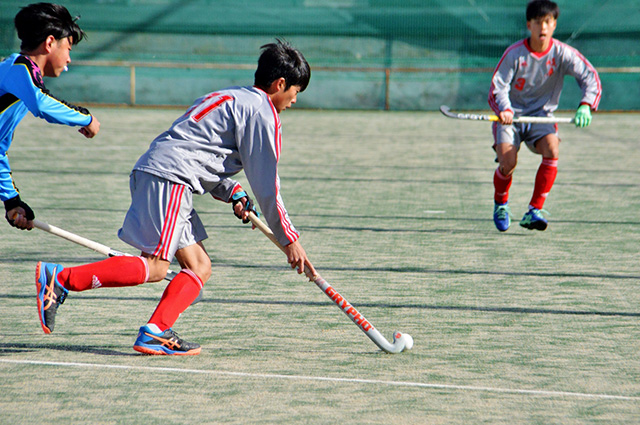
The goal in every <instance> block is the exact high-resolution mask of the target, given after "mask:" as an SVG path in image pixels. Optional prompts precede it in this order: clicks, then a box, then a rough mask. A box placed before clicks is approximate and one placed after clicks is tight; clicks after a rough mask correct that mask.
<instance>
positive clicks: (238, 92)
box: [36, 40, 315, 355]
mask: <svg viewBox="0 0 640 425" xmlns="http://www.w3.org/2000/svg"><path fill="white" fill-rule="evenodd" d="M262 49H263V51H262V54H261V55H260V58H259V60H258V68H257V70H256V73H255V78H254V85H252V86H245V87H229V88H226V89H223V90H218V91H215V92H212V93H209V94H207V95H204V96H202V97H200V98H199V99H197V100H196V101H195V102H194V104H193V106H192V107H191V108H189V109H188V110H187V111H186V112H185V113H184V114H183V115H182V116H181V117H179V118H178V119H176V120H175V121H174V123H173V124H172V125H171V127H170V128H169V129H167V130H166V131H164V132H162V133H161V134H160V135H159V136H158V137H156V138H155V140H154V141H153V142H152V143H151V146H150V147H149V149H148V150H147V152H145V153H144V154H143V155H142V156H141V157H140V158H139V159H138V161H137V162H136V165H135V166H134V168H133V172H132V173H131V177H130V181H129V184H130V190H131V206H130V207H129V211H128V212H127V214H126V216H125V219H124V223H123V225H122V228H121V229H120V231H119V232H118V236H119V237H120V239H122V240H123V241H125V242H127V243H128V244H130V245H132V246H134V247H136V248H138V249H139V250H140V251H141V255H140V256H137V257H126V256H121V257H111V258H108V259H106V260H103V261H99V262H97V263H92V264H86V265H81V266H76V267H67V268H64V267H62V266H61V265H58V264H50V263H42V262H41V263H38V265H37V268H36V289H37V296H38V301H37V303H38V314H39V317H40V322H41V324H42V329H43V330H44V332H45V333H51V332H52V331H53V328H54V324H55V315H56V312H57V309H58V306H59V305H60V304H61V303H62V301H63V300H64V299H65V298H66V296H67V294H68V293H69V291H85V290H89V289H95V288H100V287H123V286H134V285H140V284H142V283H145V282H156V281H159V280H162V279H163V278H164V277H165V276H166V274H167V271H168V269H169V264H170V263H171V261H172V259H174V258H175V259H176V260H177V261H178V263H179V264H180V267H181V270H180V272H179V273H178V274H177V275H176V276H175V277H174V278H173V279H172V280H171V282H170V283H169V285H167V287H166V289H165V291H164V293H163V295H162V298H161V299H160V302H159V304H158V306H157V307H156V310H155V311H154V313H153V314H152V315H151V317H150V318H149V321H148V322H147V324H145V325H144V326H142V327H141V328H140V330H139V333H138V338H137V340H136V342H135V343H134V349H135V350H136V351H139V352H142V353H146V354H166V355H194V354H198V353H200V346H199V345H198V344H196V343H191V342H187V341H184V340H183V339H182V338H180V337H178V336H177V335H176V333H175V332H174V331H173V330H172V327H173V325H174V323H175V322H176V320H177V319H178V317H179V316H180V314H181V313H183V312H184V311H185V310H186V309H187V307H189V305H191V303H192V302H193V301H194V300H195V299H196V298H197V296H198V294H199V293H200V291H201V290H202V287H203V285H204V284H205V282H207V280H208V279H209V277H210V276H211V260H210V258H209V255H208V254H207V252H206V250H205V248H204V245H203V243H202V241H203V240H205V239H206V238H207V232H206V231H205V228H204V225H203V223H202V221H201V220H200V217H199V216H198V213H197V212H196V210H195V209H194V207H193V196H194V195H204V194H209V195H211V196H213V197H214V198H216V199H219V200H221V201H223V202H229V203H231V204H232V207H233V211H234V214H235V215H236V216H238V218H241V219H243V220H244V221H247V217H248V214H249V211H250V210H251V209H252V203H251V201H250V199H249V196H248V195H247V193H246V192H245V191H244V190H243V188H242V187H241V186H240V184H239V183H238V182H237V181H235V180H233V178H232V177H233V176H234V175H236V174H237V173H239V172H241V171H244V173H245V175H246V177H247V180H248V181H249V184H250V185H251V189H252V190H253V194H254V196H255V197H256V200H257V203H258V204H259V205H260V208H261V210H262V213H263V214H264V217H265V219H266V220H267V223H268V224H269V227H270V228H271V230H272V231H273V233H274V235H275V237H276V238H277V239H278V241H279V242H280V243H281V244H282V245H283V246H284V248H285V252H286V254H287V261H288V262H289V264H290V265H291V267H292V268H297V269H298V272H299V273H303V271H304V269H305V267H308V268H309V270H310V271H311V273H312V274H315V269H314V267H313V265H312V264H311V262H310V261H309V258H308V257H307V254H306V252H305V250H304V248H303V247H302V245H301V244H300V241H299V238H300V234H299V233H298V231H297V230H296V229H295V227H294V226H293V223H292V222H291V219H290V218H289V214H288V213H287V210H286V208H285V206H284V202H283V200H282V196H281V193H280V178H279V176H278V161H279V159H280V150H281V146H282V124H281V121H280V113H281V112H283V111H284V110H285V109H287V108H289V107H290V106H291V105H293V104H294V103H295V102H296V100H297V96H298V93H299V92H301V91H303V90H305V89H306V87H307V85H308V84H309V80H310V78H311V69H310V67H309V64H308V63H307V61H306V60H305V58H304V56H303V55H302V53H300V52H299V51H298V50H297V49H295V48H294V47H293V46H291V45H290V44H289V43H286V42H282V41H280V40H278V42H276V43H270V44H267V45H265V46H262ZM247 222H248V221H247Z"/></svg>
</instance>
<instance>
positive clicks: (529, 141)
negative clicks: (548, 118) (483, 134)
mask: <svg viewBox="0 0 640 425" xmlns="http://www.w3.org/2000/svg"><path fill="white" fill-rule="evenodd" d="M492 131H493V140H494V143H493V145H494V147H495V146H496V145H499V144H501V143H509V144H511V145H514V146H515V147H516V149H517V150H520V144H521V143H522V142H524V143H525V144H526V145H527V147H528V148H529V150H531V152H534V153H538V151H536V146H535V144H536V142H537V141H538V140H540V139H541V138H543V137H544V136H546V135H547V134H555V135H556V136H557V135H558V124H527V123H514V124H511V125H502V124H500V123H497V122H494V123H493V127H492Z"/></svg>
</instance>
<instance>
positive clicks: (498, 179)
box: [493, 167, 513, 205]
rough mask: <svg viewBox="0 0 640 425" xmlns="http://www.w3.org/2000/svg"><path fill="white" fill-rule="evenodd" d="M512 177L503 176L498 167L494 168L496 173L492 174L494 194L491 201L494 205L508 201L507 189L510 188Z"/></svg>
mask: <svg viewBox="0 0 640 425" xmlns="http://www.w3.org/2000/svg"><path fill="white" fill-rule="evenodd" d="M512 177H513V176H512V175H508V176H503V175H502V173H501V172H500V167H498V168H496V172H495V173H494V174H493V187H494V188H495V192H494V194H493V199H494V200H495V201H496V204H500V205H502V204H505V203H506V202H507V201H508V200H509V188H510V187H511V181H512V180H513V178H512Z"/></svg>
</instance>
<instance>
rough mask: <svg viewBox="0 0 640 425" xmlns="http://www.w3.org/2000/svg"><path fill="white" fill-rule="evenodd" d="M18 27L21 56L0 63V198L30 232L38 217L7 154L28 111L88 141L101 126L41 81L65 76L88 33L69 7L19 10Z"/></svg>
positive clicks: (9, 214) (12, 221) (37, 6)
mask: <svg viewBox="0 0 640 425" xmlns="http://www.w3.org/2000/svg"><path fill="white" fill-rule="evenodd" d="M14 24H15V27H16V30H17V31H18V38H19V39H20V40H21V45H20V53H14V54H12V55H11V56H9V57H8V58H6V59H5V60H4V61H2V62H1V63H0V200H2V201H3V202H4V208H5V211H6V213H5V217H6V219H7V221H9V223H10V224H11V225H12V226H14V227H17V228H19V229H23V230H31V229H32V228H33V222H32V220H33V219H34V218H35V214H34V213H33V210H32V209H31V208H30V207H29V205H27V204H26V202H24V201H23V200H22V199H20V195H19V193H18V189H17V188H16V186H15V184H14V181H13V178H12V176H11V168H10V167H9V158H8V156H7V151H8V150H9V147H10V146H11V142H12V141H13V133H14V131H15V129H16V127H17V126H18V124H19V123H20V121H22V119H23V118H24V116H25V115H26V114H27V111H29V112H31V113H32V114H33V115H34V116H36V117H39V118H42V119H45V120H47V121H48V122H50V123H56V124H66V125H71V126H80V127H82V128H80V130H79V131H80V133H82V134H83V135H84V136H85V137H88V138H91V137H93V136H95V135H96V134H97V133H98V131H99V130H100V123H99V122H98V120H97V119H95V117H93V116H92V115H91V114H90V113H89V111H88V110H86V109H85V108H81V107H79V106H73V105H70V104H68V103H66V102H64V101H61V100H59V99H56V98H55V97H53V96H52V95H51V94H50V93H49V91H48V90H47V89H46V88H45V86H44V82H43V80H42V77H43V76H44V77H58V76H60V74H61V73H62V71H63V70H65V69H66V67H67V64H69V62H71V59H70V56H69V54H70V53H69V52H70V51H71V47H72V46H73V45H75V44H78V43H79V42H80V41H81V40H82V38H83V37H84V35H85V34H84V32H83V31H82V30H81V29H80V27H79V26H78V24H76V22H75V20H74V19H73V18H71V15H70V14H69V12H68V11H67V9H66V8H65V7H64V6H60V5H56V4H49V3H37V4H31V5H29V6H26V7H23V8H22V9H20V11H19V12H18V13H17V14H16V16H15V18H14ZM39 137H41V136H39Z"/></svg>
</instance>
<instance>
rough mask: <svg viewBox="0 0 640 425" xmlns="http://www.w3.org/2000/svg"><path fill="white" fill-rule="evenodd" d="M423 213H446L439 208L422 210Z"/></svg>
mask: <svg viewBox="0 0 640 425" xmlns="http://www.w3.org/2000/svg"><path fill="white" fill-rule="evenodd" d="M423 213H425V214H444V213H446V211H441V210H424V211H423Z"/></svg>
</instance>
